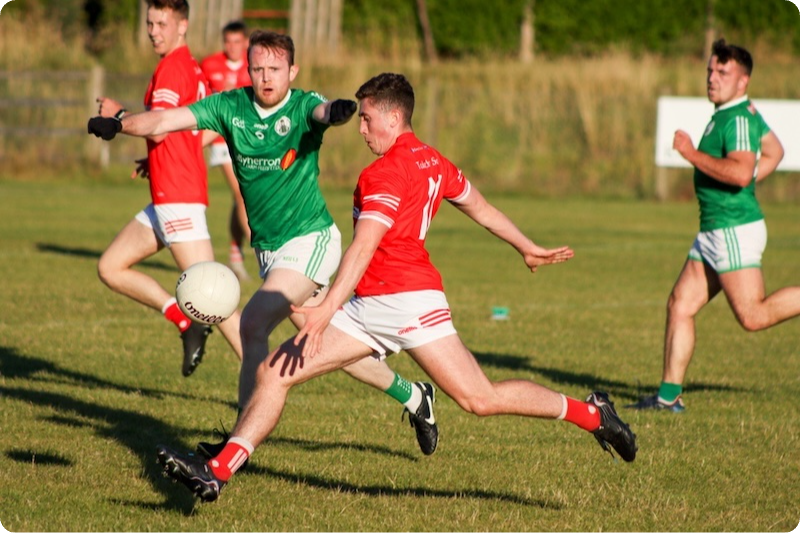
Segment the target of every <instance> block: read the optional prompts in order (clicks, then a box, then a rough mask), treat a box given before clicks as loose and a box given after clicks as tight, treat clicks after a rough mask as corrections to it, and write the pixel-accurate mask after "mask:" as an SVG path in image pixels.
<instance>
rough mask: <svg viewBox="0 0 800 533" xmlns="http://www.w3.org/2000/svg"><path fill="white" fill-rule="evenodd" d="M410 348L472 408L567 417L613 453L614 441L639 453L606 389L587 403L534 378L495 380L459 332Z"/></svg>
mask: <svg viewBox="0 0 800 533" xmlns="http://www.w3.org/2000/svg"><path fill="white" fill-rule="evenodd" d="M407 351H408V353H409V354H410V355H411V357H413V358H414V360H415V361H416V362H417V363H418V364H419V365H420V366H421V367H422V369H423V370H425V372H426V373H427V374H428V375H429V376H430V377H431V378H432V379H433V381H434V382H435V383H436V384H437V385H438V386H439V387H440V388H441V390H443V391H444V392H445V394H447V395H448V396H450V397H451V398H453V400H455V402H456V403H457V404H458V405H459V406H460V407H461V408H462V409H464V410H465V411H467V412H469V413H473V414H476V415H478V416H492V415H521V416H528V417H536V418H548V419H563V420H566V421H568V422H571V423H573V424H575V425H576V426H578V427H580V428H582V429H584V430H586V431H589V432H591V433H593V434H594V435H595V437H596V438H597V440H598V442H599V443H600V445H601V446H602V447H603V449H605V450H607V451H609V452H610V450H609V445H610V446H612V447H613V448H614V449H615V450H616V451H617V453H619V454H620V456H621V457H622V458H623V459H625V460H626V461H633V460H634V458H635V457H636V451H637V446H636V436H635V435H634V434H633V432H631V430H630V428H629V427H628V425H627V424H625V423H624V422H623V421H622V420H621V419H620V418H619V416H618V415H617V413H616V411H615V410H614V406H613V404H612V403H611V402H610V400H609V399H608V395H607V394H605V393H602V392H594V393H592V394H591V395H590V396H589V398H588V399H587V401H586V402H582V401H580V400H576V399H574V398H569V397H567V396H565V395H563V394H561V393H558V392H556V391H553V390H551V389H548V388H547V387H544V386H542V385H539V384H537V383H534V382H532V381H529V380H524V379H509V380H505V381H498V382H492V381H490V380H489V378H487V377H486V374H484V372H483V370H482V369H481V367H480V365H479V364H478V362H477V361H476V360H475V357H474V356H473V355H472V353H471V352H470V351H469V350H468V349H467V347H466V346H464V343H463V342H461V339H460V338H459V337H458V335H457V334H454V335H449V336H447V337H442V338H439V339H437V340H434V341H432V342H429V343H427V344H424V345H421V346H418V347H416V348H409V349H407Z"/></svg>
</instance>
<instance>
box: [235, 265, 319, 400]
mask: <svg viewBox="0 0 800 533" xmlns="http://www.w3.org/2000/svg"><path fill="white" fill-rule="evenodd" d="M318 288H319V286H318V285H317V283H316V282H314V281H313V280H311V279H310V278H308V277H307V276H306V275H304V274H302V273H300V272H297V271H295V270H290V269H287V268H276V269H273V270H270V271H269V272H268V273H267V276H266V278H265V279H264V282H263V283H262V284H261V287H259V288H258V290H257V291H256V292H255V294H253V296H252V297H251V298H250V301H248V302H247V305H246V306H245V308H244V311H243V312H242V321H241V326H240V327H241V335H242V349H243V359H242V367H241V371H240V374H239V407H240V408H241V407H244V405H246V404H247V401H248V399H249V398H250V396H251V394H252V392H253V388H254V387H255V382H256V371H257V369H258V367H259V365H261V363H262V362H263V361H264V360H265V359H266V358H267V355H268V354H269V336H270V334H271V333H272V331H273V330H274V329H275V328H276V327H277V326H278V324H280V323H281V322H282V321H283V320H284V319H285V318H287V317H288V316H289V315H290V314H291V312H292V310H291V305H301V304H302V303H303V302H305V301H306V300H308V299H309V298H310V297H311V295H312V294H313V293H314V291H316V290H317V289H318Z"/></svg>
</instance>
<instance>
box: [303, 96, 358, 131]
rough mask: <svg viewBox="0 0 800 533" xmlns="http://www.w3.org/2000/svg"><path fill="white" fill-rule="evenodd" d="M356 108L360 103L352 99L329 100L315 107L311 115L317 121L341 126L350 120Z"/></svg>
mask: <svg viewBox="0 0 800 533" xmlns="http://www.w3.org/2000/svg"><path fill="white" fill-rule="evenodd" d="M356 109H358V104H356V103H355V102H354V101H352V100H328V101H327V102H323V103H321V104H319V105H318V106H317V107H315V108H314V111H313V112H312V115H311V116H313V117H314V120H316V121H317V122H321V123H323V124H330V125H331V126H341V125H342V124H345V123H347V122H348V121H349V120H350V117H352V116H353V115H354V114H355V112H356Z"/></svg>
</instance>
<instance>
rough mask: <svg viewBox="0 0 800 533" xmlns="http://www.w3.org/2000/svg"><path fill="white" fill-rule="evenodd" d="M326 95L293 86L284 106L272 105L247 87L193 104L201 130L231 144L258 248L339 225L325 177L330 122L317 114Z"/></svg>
mask: <svg viewBox="0 0 800 533" xmlns="http://www.w3.org/2000/svg"><path fill="white" fill-rule="evenodd" d="M325 101H326V100H325V98H324V97H322V96H321V95H319V94H317V93H314V92H305V91H301V90H298V89H291V90H290V91H289V94H287V95H286V98H285V99H284V100H283V102H282V103H281V104H279V105H278V106H277V107H276V108H273V109H270V110H264V109H262V108H260V107H258V106H257V105H256V104H255V100H254V98H253V89H252V87H245V88H241V89H235V90H233V91H227V92H222V93H217V94H213V95H211V96H209V97H207V98H203V99H202V100H200V101H198V102H196V103H194V104H192V105H190V106H189V109H190V110H191V111H192V113H193V114H194V116H195V118H196V119H197V127H198V128H199V129H203V130H213V131H216V132H217V133H219V134H220V135H222V137H223V138H224V139H225V141H226V143H227V144H228V149H229V150H230V154H231V159H232V161H233V170H234V172H235V173H236V178H237V179H238V181H239V188H240V189H241V191H242V197H243V198H244V205H245V208H246V209H247V220H248V222H249V224H250V230H251V233H252V238H251V240H250V242H251V244H252V245H253V247H255V248H259V249H262V250H277V249H278V248H280V247H281V246H283V245H284V244H286V243H287V242H288V241H290V240H291V239H294V238H295V237H301V236H303V235H307V234H309V233H312V232H315V231H320V230H323V229H325V228H328V227H330V226H331V225H332V224H333V218H331V215H330V213H329V212H328V208H327V206H326V205H325V200H324V199H323V198H322V193H321V192H320V190H319V183H318V180H317V178H318V177H319V149H320V146H322V134H323V133H324V132H325V130H326V129H327V128H328V124H323V123H320V122H317V121H316V120H314V118H313V117H312V116H311V114H312V111H313V110H314V108H315V107H317V106H318V105H319V104H321V103H323V102H325Z"/></svg>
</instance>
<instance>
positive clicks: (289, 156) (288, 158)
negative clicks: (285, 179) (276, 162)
mask: <svg viewBox="0 0 800 533" xmlns="http://www.w3.org/2000/svg"><path fill="white" fill-rule="evenodd" d="M295 159H297V150H295V149H294V148H289V151H288V152H286V153H285V154H284V155H283V157H282V158H281V169H283V170H286V169H287V168H289V167H290V166H292V163H294V160H295Z"/></svg>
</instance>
